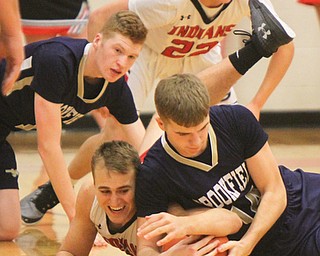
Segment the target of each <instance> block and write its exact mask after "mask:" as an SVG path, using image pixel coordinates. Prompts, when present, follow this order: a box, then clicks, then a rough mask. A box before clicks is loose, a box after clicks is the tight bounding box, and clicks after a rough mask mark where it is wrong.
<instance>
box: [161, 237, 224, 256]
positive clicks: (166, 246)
mask: <svg viewBox="0 0 320 256" xmlns="http://www.w3.org/2000/svg"><path fill="white" fill-rule="evenodd" d="M180 240H182V238H180V239H173V240H172V241H170V242H169V243H166V244H165V245H163V246H162V251H163V252H165V251H167V250H169V248H171V247H172V246H174V245H175V244H176V243H178V242H179V241H180ZM217 240H219V245H220V244H224V243H226V242H228V241H229V239H228V237H226V236H223V237H216V238H214V239H212V240H211V241H210V242H209V243H213V242H215V241H217ZM227 255H228V253H227V252H220V253H218V254H217V256H227Z"/></svg>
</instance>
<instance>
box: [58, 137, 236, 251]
mask: <svg viewBox="0 0 320 256" xmlns="http://www.w3.org/2000/svg"><path fill="white" fill-rule="evenodd" d="M139 164H140V159H139V155H138V152H137V151H136V150H135V149H134V148H133V147H132V146H131V145H130V144H129V143H127V142H124V141H112V142H106V143H104V144H102V145H101V146H100V147H99V148H98V149H97V150H96V152H95V154H94V156H93V158H92V174H93V184H92V181H91V180H89V181H86V183H84V184H83V185H82V187H81V188H80V191H79V194H78V198H77V205H76V216H75V218H74V219H73V220H72V222H71V226H70V228H69V231H68V233H67V236H66V238H65V239H64V241H63V243H62V246H61V248H60V251H59V252H58V254H57V256H70V255H88V254H89V252H90V250H91V248H92V244H93V241H94V238H95V235H96V233H97V232H98V233H99V234H100V235H101V236H102V237H103V238H104V239H105V240H106V241H107V243H109V244H111V245H113V246H114V247H116V248H118V249H120V250H122V251H124V252H125V253H126V254H128V255H132V256H136V255H137V221H136V220H137V216H136V207H135V202H134V193H135V177H136V173H137V170H138V166H139ZM175 209H179V208H178V207H177V206H175ZM178 211H179V212H181V210H180V209H179V210H178ZM175 212H177V210H175ZM215 212H216V213H215V215H213V211H211V212H210V211H206V214H207V215H206V216H210V218H213V220H214V219H215V218H220V219H223V220H222V221H219V224H217V222H215V221H212V222H213V223H214V225H215V227H216V228H213V230H216V229H218V228H219V229H221V230H222V229H223V231H221V232H223V233H221V234H223V235H227V234H229V233H234V232H237V231H238V230H239V229H240V227H241V226H242V222H241V219H240V218H239V217H238V216H237V215H236V214H235V213H233V212H231V211H228V210H225V209H215ZM200 214H201V213H199V214H198V217H199V216H202V217H205V216H204V215H200ZM208 214H210V215H208ZM193 220H195V219H193ZM194 222H195V221H194ZM196 222H199V221H196ZM206 226H208V225H207V224H206ZM198 227H199V228H201V224H199V225H198ZM222 227H223V228H222ZM211 238H212V237H211ZM188 240H190V241H191V238H188ZM188 240H187V241H188ZM209 240H210V237H208V238H204V239H202V240H199V241H197V242H195V243H190V241H189V243H190V246H193V247H197V246H198V247H199V248H201V247H203V246H205V245H206V243H208V241H209ZM79 241H81V243H79ZM187 241H186V242H187ZM212 246H214V245H208V246H207V247H206V250H208V251H210V250H212V248H211V247H212ZM188 249H189V248H188V245H187V246H186V244H185V243H184V241H182V242H181V243H180V244H179V245H178V246H175V248H172V249H169V250H170V253H171V255H177V251H176V250H179V252H180V253H182V252H185V254H184V255H189V254H187V253H186V251H187V250H188ZM182 250H184V251H182ZM202 250H203V251H205V250H204V248H202ZM168 252H169V251H168Z"/></svg>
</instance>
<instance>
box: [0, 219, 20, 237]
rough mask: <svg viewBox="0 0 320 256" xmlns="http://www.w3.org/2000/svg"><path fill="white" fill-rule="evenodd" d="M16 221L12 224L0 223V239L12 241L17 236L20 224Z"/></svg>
mask: <svg viewBox="0 0 320 256" xmlns="http://www.w3.org/2000/svg"><path fill="white" fill-rule="evenodd" d="M18 223H20V222H18ZM18 223H16V224H14V225H1V226H0V241H12V240H13V239H15V238H17V237H18V235H19V232H20V224H18Z"/></svg>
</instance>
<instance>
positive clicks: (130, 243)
mask: <svg viewBox="0 0 320 256" xmlns="http://www.w3.org/2000/svg"><path fill="white" fill-rule="evenodd" d="M90 219H91V221H92V222H93V223H94V224H95V226H96V229H97V231H98V232H99V233H100V235H101V236H102V237H103V238H104V239H105V240H106V241H107V242H108V243H109V244H111V245H112V246H114V247H117V248H119V249H120V250H122V251H124V252H126V253H127V254H129V255H132V256H135V255H137V226H136V225H137V221H136V220H135V221H133V222H132V223H131V224H128V226H127V227H124V230H123V231H122V232H119V233H115V234H111V233H110V231H109V228H108V226H107V217H106V213H105V211H104V210H103V209H102V208H101V207H100V206H99V204H98V200H97V198H96V197H95V198H94V201H93V203H92V207H91V211H90Z"/></svg>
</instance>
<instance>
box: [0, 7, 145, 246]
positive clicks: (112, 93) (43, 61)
mask: <svg viewBox="0 0 320 256" xmlns="http://www.w3.org/2000/svg"><path fill="white" fill-rule="evenodd" d="M146 35H147V29H146V28H145V26H144V24H143V23H142V22H141V20H140V18H139V17H138V16H137V15H136V14H135V13H133V12H130V11H122V12H119V13H116V14H114V15H113V16H112V17H110V19H109V20H108V21H107V22H106V23H105V26H104V27H103V28H102V30H101V32H100V33H98V34H97V35H96V37H95V38H94V40H93V42H92V43H89V42H88V41H87V40H84V39H71V38H67V37H58V38H53V39H51V40H47V41H39V42H36V43H33V44H29V45H27V46H26V47H25V56H26V57H25V60H24V62H23V64H22V68H21V74H20V77H19V78H18V80H17V81H16V82H15V84H14V87H13V92H12V93H11V94H10V95H8V96H7V97H2V96H1V97H0V177H1V178H0V198H1V200H0V215H1V216H2V217H1V220H0V240H10V239H13V238H14V237H15V236H16V235H17V234H18V232H19V228H20V224H19V223H20V206H19V195H18V170H17V166H16V160H15V154H14V151H13V149H12V148H11V146H10V144H9V143H8V142H7V140H6V138H7V136H8V135H9V133H10V132H11V131H18V130H25V131H28V130H32V129H35V128H36V129H37V139H38V151H39V154H40V156H41V158H42V161H43V164H44V166H45V168H46V171H47V173H48V176H49V177H50V180H51V181H52V185H53V187H54V190H55V191H56V193H57V196H58V198H59V200H60V202H61V203H62V206H63V208H64V210H65V212H66V214H67V216H68V218H69V220H71V219H72V218H73V217H74V214H75V195H74V191H73V187H72V183H71V180H70V177H69V174H68V171H67V165H66V162H65V160H64V157H63V152H62V150H61V141H60V138H61V130H62V123H63V124H66V125H68V124H70V123H73V122H75V121H76V120H77V119H79V118H81V117H83V116H84V115H85V114H86V113H88V112H90V111H91V110H93V109H99V108H103V109H106V110H108V111H109V112H110V113H111V114H112V115H113V116H114V117H115V118H116V119H117V121H118V122H120V123H121V126H122V128H121V129H122V130H123V131H124V132H125V133H126V134H127V139H128V142H130V143H131V144H132V145H134V146H136V147H138V145H139V144H140V143H141V140H142V136H141V132H140V130H141V127H143V125H142V122H141V120H140V119H139V118H138V116H137V111H136V108H135V104H134V101H133V97H132V94H131V91H130V89H129V87H128V86H127V83H126V81H125V78H124V75H125V73H126V72H127V71H128V70H129V68H130V67H131V66H132V64H133V63H134V61H135V60H136V58H137V57H138V55H139V53H140V50H141V48H142V45H143V43H144V41H145V39H146ZM5 68H6V60H5V59H4V60H2V61H1V65H0V81H2V79H3V77H4V74H5ZM110 135H112V134H110ZM41 209H42V208H41V207H40V210H41Z"/></svg>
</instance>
